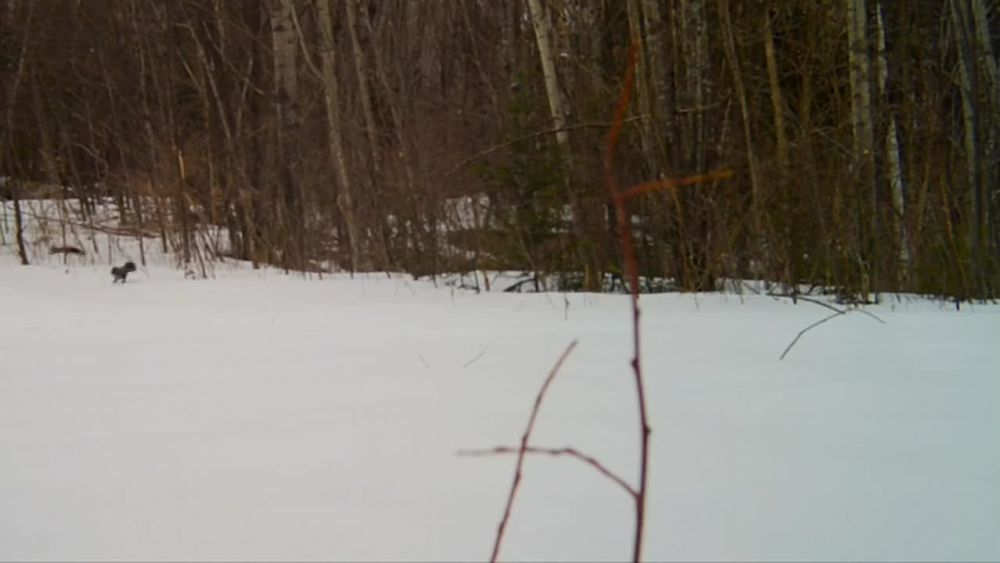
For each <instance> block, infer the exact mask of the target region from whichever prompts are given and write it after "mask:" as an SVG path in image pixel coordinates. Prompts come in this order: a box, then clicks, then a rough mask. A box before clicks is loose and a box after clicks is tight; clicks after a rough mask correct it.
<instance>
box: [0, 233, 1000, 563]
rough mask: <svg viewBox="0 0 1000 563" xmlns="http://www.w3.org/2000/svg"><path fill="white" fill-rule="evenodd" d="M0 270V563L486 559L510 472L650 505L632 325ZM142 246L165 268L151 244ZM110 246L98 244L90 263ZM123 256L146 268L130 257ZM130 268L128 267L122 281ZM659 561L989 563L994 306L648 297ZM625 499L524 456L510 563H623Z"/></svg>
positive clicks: (100, 263)
mask: <svg viewBox="0 0 1000 563" xmlns="http://www.w3.org/2000/svg"><path fill="white" fill-rule="evenodd" d="M6 243H7V245H6V246H3V247H0V559H2V560H31V559H35V560H37V559H47V560H52V559H57V560H72V559H87V560H112V559H128V560H151V559H170V560H208V559H215V560H219V559H224V560H284V559H294V560H307V559H323V560H401V559H406V560H463V561H464V560H482V559H485V558H487V557H488V556H489V552H490V548H491V546H492V541H493V535H494V533H495V530H496V524H497V523H498V521H499V518H500V516H501V512H502V509H503V505H504V501H505V499H506V495H507V491H508V487H509V486H510V481H511V478H512V475H513V466H514V458H513V457H512V456H506V457H462V456H458V455H456V452H457V451H458V450H461V449H468V448H488V447H493V446H497V445H515V444H516V443H517V441H518V439H519V438H520V435H521V433H522V431H523V428H524V424H525V422H526V420H527V417H528V414H529V412H530V409H531V405H532V402H533V400H534V397H535V394H536V392H537V390H538V388H539V386H540V385H541V383H542V381H543V380H544V378H545V375H546V374H547V372H548V370H549V369H550V368H551V366H552V364H553V362H554V361H555V359H556V357H557V356H558V355H559V354H560V353H561V352H562V350H563V349H564V348H565V346H566V345H567V344H568V343H569V342H570V341H571V340H573V339H579V342H580V344H579V346H578V348H577V350H576V351H575V352H574V353H573V355H572V356H570V358H569V360H568V361H567V363H566V364H565V366H564V368H563V370H562V371H561V373H560V375H559V378H558V379H557V380H556V382H555V383H554V385H553V387H552V388H551V390H550V392H549V394H548V396H547V398H546V402H545V404H544V405H543V406H542V411H541V414H540V418H539V421H538V424H537V427H536V433H535V437H534V439H533V444H535V445H538V446H554V447H560V446H572V447H575V448H577V449H579V450H582V451H583V452H585V453H588V454H591V455H594V456H596V457H598V458H600V459H601V460H602V461H603V462H604V463H605V464H606V465H607V466H608V467H609V468H610V469H612V470H613V471H616V472H617V473H619V474H621V475H623V476H625V477H626V478H627V479H629V480H631V481H633V482H634V480H635V477H636V474H637V449H638V440H637V425H638V422H637V419H636V409H635V407H636V404H635V396H634V391H633V388H632V379H631V372H630V371H629V366H628V360H629V352H630V338H631V335H630V332H629V330H630V326H629V317H628V304H627V299H626V298H625V297H623V296H613V295H588V294H569V295H565V296H564V295H562V294H507V293H489V294H475V293H473V292H467V291H460V290H455V289H453V288H450V287H445V286H441V285H439V286H438V287H435V286H434V285H432V284H431V283H429V282H425V281H421V282H415V281H412V280H409V279H406V278H402V277H395V278H392V279H388V278H386V277H385V276H384V275H382V276H378V275H371V276H359V277H356V278H354V279H350V278H348V277H346V276H340V275H338V276H333V277H325V278H324V279H322V280H320V279H315V278H314V279H311V280H306V279H303V278H302V277H297V276H294V275H293V276H285V275H283V274H280V273H276V272H273V271H256V272H255V271H252V270H249V269H247V268H245V267H241V266H238V265H234V266H217V267H216V268H215V278H214V279H208V280H191V279H184V276H183V272H181V271H178V270H175V269H171V268H169V267H168V266H167V265H166V262H168V261H164V262H163V265H155V266H150V267H147V268H140V271H139V272H136V273H135V274H132V275H131V276H130V277H129V281H128V283H127V284H125V285H123V286H122V285H112V284H111V283H110V281H111V276H110V274H109V273H108V272H107V269H108V268H107V266H106V263H107V262H109V261H116V262H117V261H120V260H119V258H120V257H118V256H116V257H112V258H108V257H106V256H105V257H101V256H98V257H94V256H88V257H87V258H86V259H85V260H79V259H77V258H76V257H71V258H70V260H69V261H70V262H73V261H74V260H76V261H77V262H78V263H71V264H69V265H63V264H62V262H61V261H62V257H61V256H55V257H47V256H45V255H44V254H41V253H36V255H35V256H33V257H34V258H35V260H36V261H37V265H33V266H30V267H21V266H18V265H17V262H16V259H15V256H14V249H13V247H12V246H11V243H12V237H11V233H10V231H7V238H6ZM151 246H154V247H155V245H151ZM98 247H99V248H105V247H106V246H105V245H104V243H103V242H102V243H101V244H99V245H98ZM125 254H126V255H127V254H128V251H127V250H126V251H125ZM132 257H134V256H132ZM642 306H643V312H644V317H643V319H644V320H643V330H644V339H645V340H644V345H645V355H644V358H643V360H644V364H645V371H646V377H647V380H648V381H647V383H648V388H649V391H648V392H649V401H650V416H651V425H652V427H653V435H652V464H651V475H650V495H651V496H650V500H649V522H648V529H647V542H646V548H645V558H646V559H648V560H666V559H684V560H692V559H713V560H721V559H738V560H746V559H758V560H759V559H767V560H778V559H786V560H787V559H793V560H808V559H823V560H837V559H854V560H857V559H863V560H879V559H882V560H889V559H891V560H921V559H923V560H927V559H937V560H940V559H947V560H976V559H978V560H997V559H1000V447H998V444H1000V307H996V306H975V307H963V309H962V311H960V312H956V311H955V310H954V308H953V307H951V306H946V305H940V304H938V303H934V302H929V301H925V300H916V299H904V300H902V301H899V300H895V301H893V302H891V303H886V304H884V305H880V306H875V307H869V308H868V310H870V311H872V312H873V313H876V314H878V315H879V316H880V317H881V318H883V319H884V320H885V321H886V323H887V324H885V325H882V324H879V323H877V322H875V321H873V320H872V319H871V318H868V317H866V316H864V315H860V314H852V315H846V316H843V317H838V318H836V319H833V320H831V321H830V322H828V323H826V324H824V325H822V326H820V327H818V328H816V329H815V330H813V331H811V332H809V333H808V334H806V335H805V336H804V337H803V338H802V340H801V341H800V342H799V343H798V344H797V345H796V347H795V348H794V349H793V350H792V351H791V352H790V354H789V355H788V357H787V358H786V359H785V360H783V361H778V357H779V355H780V354H781V352H782V351H783V350H784V348H785V346H786V345H787V344H788V343H789V341H790V340H791V339H792V338H794V336H795V335H796V333H797V332H798V331H799V330H800V329H802V328H804V327H805V326H807V325H808V324H809V323H811V322H814V321H816V320H818V319H820V318H822V317H824V316H826V315H827V314H828V313H829V311H828V310H826V309H823V308H821V307H818V306H816V305H813V304H809V303H803V304H799V305H792V304H791V303H788V302H786V301H774V300H772V299H769V298H766V297H761V296H743V297H742V298H741V297H739V296H734V295H729V296H726V295H698V296H691V295H652V296H644V297H643V298H642ZM632 526H633V521H632V505H631V500H630V499H629V498H628V497H627V496H626V495H625V494H624V493H623V492H622V491H621V490H620V489H618V488H617V487H616V486H615V485H613V484H612V483H610V482H608V481H607V480H606V479H603V478H602V477H601V476H600V475H599V474H597V473H596V472H595V471H594V470H593V469H592V468H590V467H588V466H585V465H583V464H581V463H579V462H576V461H574V460H570V459H562V458H548V457H545V458H529V459H528V461H527V464H526V473H525V478H524V482H523V485H522V488H521V491H520V494H519V496H518V498H517V501H516V503H515V505H514V512H513V516H512V520H511V523H510V527H509V530H508V535H507V538H506V541H505V543H504V546H503V549H502V552H501V558H502V559H508V560H518V559H520V560H525V559H530V560H553V559H556V560H622V559H627V558H628V557H629V556H630V550H631V538H632Z"/></svg>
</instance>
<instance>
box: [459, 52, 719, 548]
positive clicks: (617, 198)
mask: <svg viewBox="0 0 1000 563" xmlns="http://www.w3.org/2000/svg"><path fill="white" fill-rule="evenodd" d="M636 51H637V48H636V44H635V43H633V45H632V47H631V48H630V49H629V53H628V68H627V69H626V71H625V81H624V84H623V85H622V92H621V97H620V98H619V100H618V105H617V107H616V110H615V118H614V121H613V124H612V127H611V131H610V132H609V133H608V140H607V145H606V147H605V149H606V150H605V153H604V179H605V184H606V186H607V189H608V195H609V196H610V197H611V201H612V202H613V203H614V207H615V217H616V222H617V227H618V238H619V242H620V243H621V246H622V256H623V258H624V262H625V274H626V276H627V277H628V282H629V289H630V294H631V303H632V342H633V348H632V361H631V366H632V372H633V374H634V381H635V390H636V397H637V399H638V403H639V429H640V453H639V455H640V460H639V461H640V463H639V465H640V469H639V486H638V487H633V486H632V485H630V484H629V483H628V482H627V481H625V480H624V479H622V478H621V477H619V476H618V475H616V474H615V473H614V472H612V471H611V470H609V469H608V468H607V467H606V466H605V465H604V464H602V463H601V462H600V461H598V460H597V459H595V458H593V457H591V456H588V455H585V454H583V453H580V452H579V451H578V450H575V449H573V448H540V447H534V446H529V445H528V440H529V438H530V437H531V432H532V430H533V429H534V427H535V419H536V418H537V417H538V411H539V408H540V407H541V405H542V399H543V398H544V397H545V393H546V391H548V388H549V385H551V384H552V380H553V379H555V376H556V374H557V373H559V369H560V368H561V367H562V364H563V363H564V362H565V361H566V358H567V357H568V356H569V354H570V352H572V351H573V349H574V348H575V347H576V344H577V342H576V341H575V340H574V341H573V342H571V343H570V345H569V346H568V347H567V348H566V350H565V351H564V352H563V353H562V355H561V356H560V357H559V360H558V361H556V364H555V366H553V367H552V371H551V372H549V376H548V377H547V378H546V379H545V383H544V384H543V385H542V388H541V390H539V392H538V395H537V396H536V397H535V406H534V408H532V410H531V417H530V418H529V419H528V426H527V428H526V429H525V431H524V435H523V436H522V437H521V445H520V446H519V447H517V448H513V447H510V446H499V447H496V448H493V449H488V450H464V451H460V452H458V453H459V455H471V456H476V455H499V454H513V453H516V454H517V466H516V469H515V471H514V482H513V483H511V487H510V493H509V494H508V496H507V506H506V507H505V508H504V513H503V518H502V519H501V520H500V524H499V526H498V527H497V535H496V539H495V541H494V543H493V553H492V555H491V556H490V561H491V563H494V562H496V560H497V557H498V556H499V554H500V545H501V543H503V538H504V532H505V531H506V529H507V522H508V521H509V520H510V513H511V507H512V506H513V505H514V498H515V497H516V496H517V491H518V488H519V487H520V485H521V476H522V471H523V468H524V458H525V457H526V456H527V454H546V455H551V456H568V457H570V458H573V459H577V460H579V461H582V462H583V463H586V464H588V465H590V466H591V467H593V468H594V469H596V470H597V471H598V472H599V473H601V475H603V476H604V477H606V478H608V479H609V480H610V481H612V482H614V483H615V484H617V485H618V486H620V487H621V488H622V489H624V490H625V492H626V493H628V494H629V496H631V497H632V499H633V500H634V501H635V537H634V540H633V545H632V561H633V562H635V563H638V562H639V561H640V560H641V558H642V540H643V534H644V531H645V525H646V488H647V487H646V486H647V482H648V475H649V435H650V433H651V430H650V428H649V419H648V416H647V412H646V390H645V385H644V384H643V377H642V363H641V360H640V358H641V355H640V341H641V339H640V336H641V333H640V325H639V264H638V260H637V259H636V255H635V245H634V243H633V242H632V228H631V224H630V221H629V213H628V202H629V201H631V200H632V199H633V198H636V197H639V196H641V195H644V194H647V193H651V192H654V191H659V190H667V189H675V188H679V187H683V186H692V185H696V184H706V183H710V182H714V181H717V180H721V179H725V178H729V177H731V176H732V175H733V173H732V171H730V170H717V171H714V172H709V173H707V174H701V175H697V176H689V177H686V178H668V179H663V180H656V181H652V182H645V183H642V184H639V185H637V186H633V187H631V188H628V189H626V190H624V191H623V190H620V189H619V188H618V181H617V179H616V178H615V174H614V153H615V147H617V146H618V137H619V136H620V135H621V131H622V126H623V125H624V123H625V113H626V111H627V110H628V102H629V98H631V96H632V85H633V82H634V79H635V65H636Z"/></svg>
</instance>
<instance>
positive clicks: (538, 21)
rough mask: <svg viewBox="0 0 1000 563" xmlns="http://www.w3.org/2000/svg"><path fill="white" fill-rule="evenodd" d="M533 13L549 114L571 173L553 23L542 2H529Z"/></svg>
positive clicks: (533, 23) (532, 21) (557, 140)
mask: <svg viewBox="0 0 1000 563" xmlns="http://www.w3.org/2000/svg"><path fill="white" fill-rule="evenodd" d="M528 9H529V10H530V11H531V24H532V26H533V27H534V29H535V39H536V41H537V43H538V57H539V59H541V63H542V77H543V78H544V80H545V94H546V97H547V98H548V101H549V112H550V114H551V115H552V125H553V127H554V128H555V129H558V130H559V131H557V132H556V142H557V143H558V144H559V149H560V152H562V156H563V159H564V162H565V164H566V165H567V173H568V172H569V162H570V147H569V133H568V132H566V131H565V130H564V129H565V128H566V104H565V102H563V98H562V92H561V91H560V90H559V77H558V76H557V75H556V64H555V57H554V56H553V54H552V22H551V19H550V18H549V12H548V10H546V9H544V8H543V7H542V3H541V1H540V0H528Z"/></svg>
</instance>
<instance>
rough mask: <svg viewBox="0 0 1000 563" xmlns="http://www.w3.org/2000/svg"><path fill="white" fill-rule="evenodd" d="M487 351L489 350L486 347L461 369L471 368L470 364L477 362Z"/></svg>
mask: <svg viewBox="0 0 1000 563" xmlns="http://www.w3.org/2000/svg"><path fill="white" fill-rule="evenodd" d="M487 350H489V346H487V347H486V348H483V349H482V351H480V352H479V353H478V354H476V355H475V356H473V357H472V359H471V360H469V361H467V362H465V364H464V365H463V366H462V367H463V368H467V367H469V366H471V365H472V364H474V363H476V362H478V361H479V359H480V358H482V357H483V356H485V355H486V351H487Z"/></svg>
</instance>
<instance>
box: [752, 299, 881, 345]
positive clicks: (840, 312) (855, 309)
mask: <svg viewBox="0 0 1000 563" xmlns="http://www.w3.org/2000/svg"><path fill="white" fill-rule="evenodd" d="M768 296H769V297H781V298H785V299H792V300H801V301H807V302H809V303H813V304H815V305H819V306H820V307H825V308H827V309H829V310H831V311H833V314H832V315H829V316H827V317H824V318H822V319H820V320H818V321H816V322H814V323H813V324H811V325H809V326H807V327H806V328H804V329H802V330H800V331H799V333H798V334H796V335H795V339H794V340H792V341H791V343H789V344H788V347H787V348H785V351H784V352H782V353H781V357H779V358H778V360H779V361H780V360H784V359H785V356H787V355H788V352H790V351H791V350H792V347H793V346H795V343H796V342H798V341H799V339H800V338H802V336H803V335H804V334H805V333H807V332H809V331H810V330H812V329H814V328H816V327H818V326H819V325H821V324H823V323H825V322H826V321H829V320H830V319H832V318H834V317H839V316H841V315H846V314H848V313H861V314H863V315H867V316H869V317H871V318H873V319H875V320H876V321H878V322H880V323H882V324H886V322H885V321H884V320H882V318H880V317H879V316H878V315H876V314H875V313H872V312H871V311H866V310H864V309H861V308H859V307H848V308H846V309H840V308H838V307H834V306H833V305H831V304H829V303H827V302H825V301H822V300H820V299H815V298H813V297H808V296H803V295H790V294H787V293H768Z"/></svg>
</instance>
